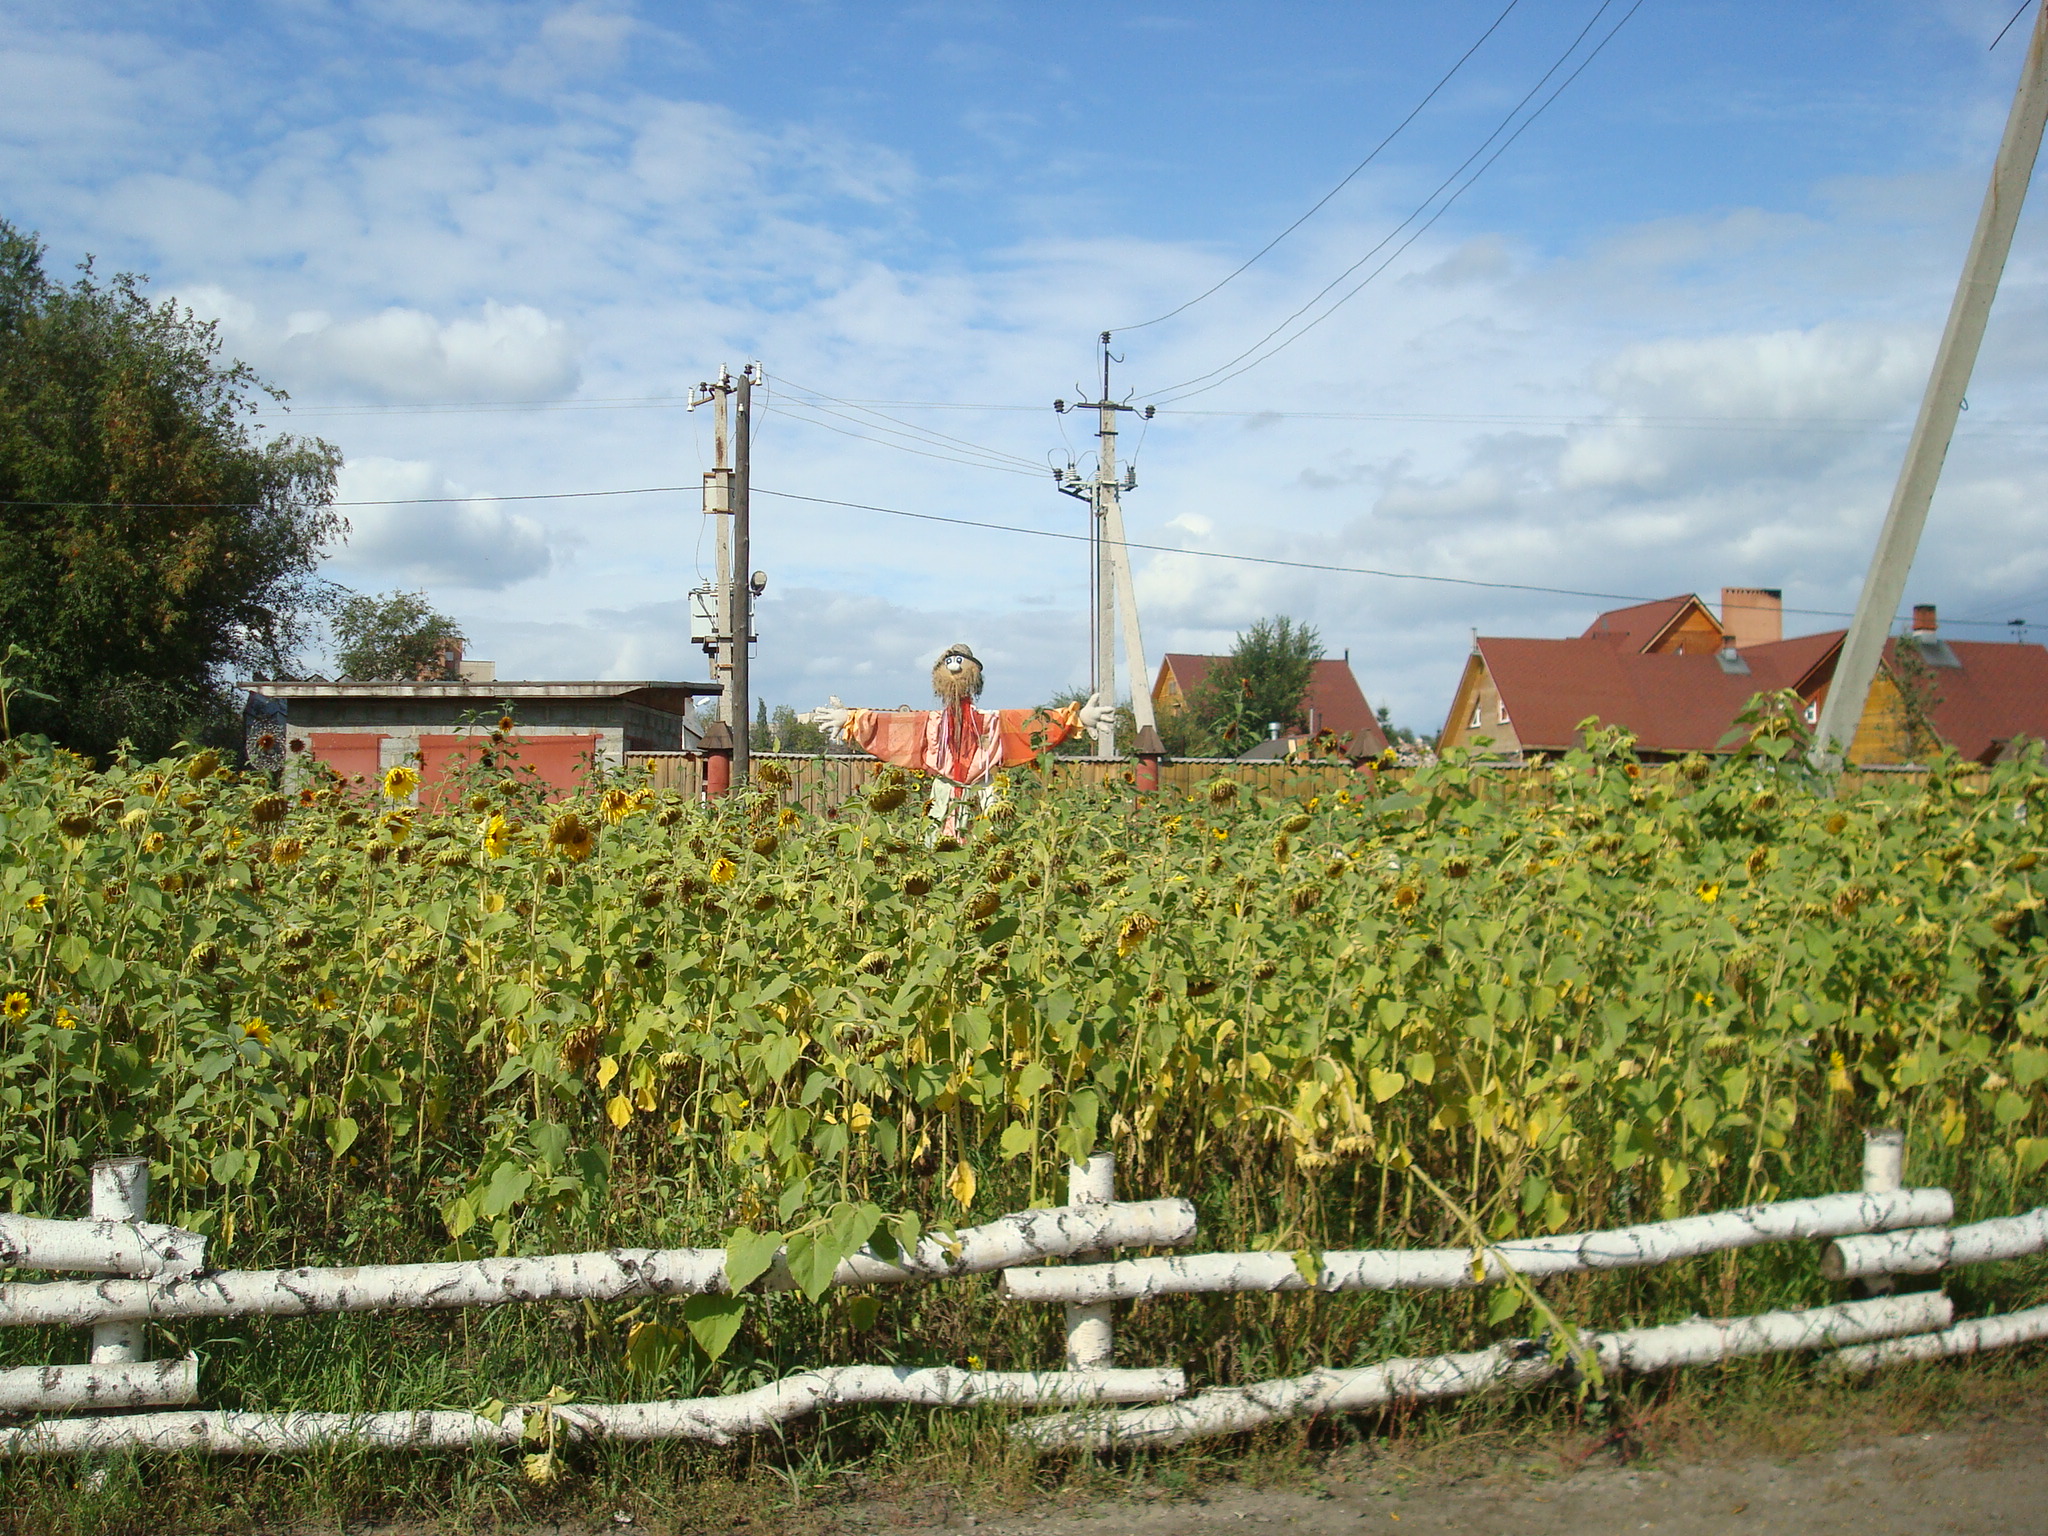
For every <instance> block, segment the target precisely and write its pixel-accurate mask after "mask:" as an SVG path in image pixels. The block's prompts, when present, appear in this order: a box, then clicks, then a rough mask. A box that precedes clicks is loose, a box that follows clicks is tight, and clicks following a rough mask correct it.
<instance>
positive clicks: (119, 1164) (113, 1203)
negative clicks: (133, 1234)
mask: <svg viewBox="0 0 2048 1536" xmlns="http://www.w3.org/2000/svg"><path fill="white" fill-rule="evenodd" d="M92 1215H93V1219H94V1220H95V1221H147V1220H148V1219H149V1159H148V1158H146V1157H106V1158H101V1159H100V1160H99V1161H98V1162H96V1163H94V1164H93V1165H92ZM142 1330H143V1323H142V1320H141V1319H140V1318H134V1319H129V1320H126V1321H123V1322H117V1323H95V1324H94V1325H93V1330H92V1356H91V1358H92V1363H93V1364H94V1365H125V1364H128V1363H130V1362H132V1361H137V1360H142V1359H145V1358H147V1357H146V1355H145V1353H144V1346H143V1337H142Z"/></svg>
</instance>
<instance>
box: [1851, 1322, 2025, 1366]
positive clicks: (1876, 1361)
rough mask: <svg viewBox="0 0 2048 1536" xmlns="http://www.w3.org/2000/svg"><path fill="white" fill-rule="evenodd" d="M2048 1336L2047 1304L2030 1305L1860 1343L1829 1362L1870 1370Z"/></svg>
mask: <svg viewBox="0 0 2048 1536" xmlns="http://www.w3.org/2000/svg"><path fill="white" fill-rule="evenodd" d="M2039 1339H2048V1307H2029V1308H2028V1309H2027V1310H2026V1311H2024V1312H2007V1313H2005V1314H2003V1315H2002V1316H1999V1317H1973V1318H1971V1319H1970V1320H1969V1321H1968V1322H1966V1323H1957V1324H1956V1325H1955V1326H1954V1327H1953V1328H1944V1329H1943V1330H1942V1331H1941V1332H1939V1333H1916V1334H1912V1335H1910V1336H1908V1337H1906V1338H1903V1339H1886V1340H1885V1341H1884V1342H1882V1343H1880V1344H1859V1345H1857V1346H1856V1347H1855V1348H1854V1349H1845V1350H1841V1351H1839V1352H1838V1353H1836V1354H1835V1355H1834V1356H1833V1357H1832V1358H1831V1359H1830V1361H1829V1364H1831V1365H1833V1366H1835V1367H1836V1368H1837V1369H1839V1370H1843V1371H1869V1370H1875V1369H1876V1368H1877V1367H1879V1366H1881V1365H1897V1364H1899V1363H1900V1362H1901V1361H1906V1360H1944V1359H1947V1358H1948V1357H1949V1356H1951V1355H1974V1354H1977V1353H1979V1352H1981V1351H1983V1350H1987V1349H2009V1348H2010V1347H2011V1346H2013V1345H2015V1344H2032V1343H2034V1342H2035V1341H2037V1340H2039Z"/></svg>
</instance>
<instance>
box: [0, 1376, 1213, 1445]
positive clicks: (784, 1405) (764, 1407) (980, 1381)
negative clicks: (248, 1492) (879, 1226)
mask: <svg viewBox="0 0 2048 1536" xmlns="http://www.w3.org/2000/svg"><path fill="white" fill-rule="evenodd" d="M1186 1390H1187V1380H1186V1378H1185V1377H1184V1376H1183V1375H1182V1374H1181V1372H1180V1371H1179V1370H1178V1369H1175V1368H1168V1369H1164V1370H1141V1371H962V1370H956V1369H954V1368H952V1367H950V1366H937V1367H928V1368H923V1369H919V1368H916V1367H912V1366H903V1365H842V1366H827V1367H825V1368H824V1369H822V1370H815V1371H803V1372H800V1373H798V1374H797V1375H795V1376H788V1377H784V1378H783V1379H782V1380H781V1381H777V1382H771V1383H769V1384H768V1385H767V1386H765V1387H756V1388H755V1389H754V1390H752V1391H751V1392H735V1393H732V1394H731V1395H729V1396H725V1397H699V1398H689V1399H683V1400H679V1401H675V1402H666V1403H570V1404H564V1405H562V1406H559V1407H554V1408H549V1409H536V1408H509V1409H507V1410H506V1411H505V1412H504V1414H503V1415H501V1416H499V1417H496V1418H490V1417H486V1416H485V1415H483V1414H479V1413H460V1412H450V1411H445V1410H439V1411H437V1410H416V1411H404V1412H397V1413H360V1414H350V1413H236V1412H221V1411H212V1412H198V1413H150V1414H135V1415H126V1416H120V1417H107V1418H96V1419H57V1420H50V1421H46V1422H43V1423H40V1424H29V1425H24V1426H22V1427H20V1428H17V1429H0V1456H76V1455H79V1454H82V1453H91V1452H95V1451H118V1450H150V1451H258V1452H261V1451H273V1452H274V1451H303V1450H310V1449H312V1448H313V1447H315V1446H322V1445H332V1444H335V1443H337V1442H350V1443H354V1444H358V1445H380V1446H395V1447H399V1448H403V1449H424V1448H430V1447H447V1448H457V1449H460V1448H464V1447H470V1446H479V1445H507V1446H509V1445H519V1444H522V1443H526V1439H527V1433H528V1430H529V1428H535V1429H538V1428H539V1427H540V1426H539V1423H538V1422H537V1421H540V1420H541V1419H542V1417H543V1415H544V1416H545V1420H546V1422H547V1423H549V1424H550V1425H552V1427H553V1428H554V1429H555V1430H556V1432H557V1433H558V1434H559V1435H560V1436H561V1438H562V1439H564V1440H582V1439H612V1440H706V1441H710V1442H711V1443H712V1444H714V1445H725V1444H728V1443H730V1442H731V1441H732V1440H733V1439H734V1438H735V1437H737V1436H739V1435H746V1434H758V1433H760V1432H762V1431H764V1430H770V1429H774V1428H776V1427H777V1426H779V1425H782V1424H786V1423H788V1422H789V1421H790V1420H791V1419H796V1418H802V1417H803V1416H804V1415H806V1414H812V1413H817V1412H819V1411H821V1410H823V1409H827V1408H837V1407H842V1406H846V1405H850V1404H856V1403H903V1404H912V1405H916V1406H921V1407H928V1408H981V1407H1015V1406H1021V1405H1030V1404H1039V1403H1091V1402H1092V1403H1133V1402H1151V1401H1156V1400H1158V1399H1160V1398H1170V1397H1178V1396H1179V1395H1180V1394H1181V1393H1182V1392H1184V1391H1186Z"/></svg>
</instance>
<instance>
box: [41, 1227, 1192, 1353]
mask: <svg viewBox="0 0 2048 1536" xmlns="http://www.w3.org/2000/svg"><path fill="white" fill-rule="evenodd" d="M1194 1233H1195V1208H1194V1206H1193V1205H1191V1204H1190V1203H1189V1202H1188V1201H1186V1200H1142V1201H1132V1202H1126V1203H1119V1204H1115V1205H1084V1206H1054V1207H1051V1208H1048V1209H1045V1210H1036V1211H1021V1212H1018V1213H1017V1214H1015V1215H1012V1216H1003V1217H999V1218H998V1219H996V1220H995V1221H992V1222H989V1223H987V1224H986V1225H983V1226H979V1227H965V1228H962V1229H961V1230H960V1231H959V1232H958V1233H956V1234H955V1236H954V1238H953V1239H952V1240H951V1241H942V1240H941V1239H939V1238H936V1237H927V1238H926V1239H925V1240H924V1241H923V1242H921V1243H920V1244H919V1245H918V1248H917V1252H916V1253H915V1254H911V1255H907V1256H899V1257H898V1258H896V1259H884V1258H882V1257H880V1256H879V1255H877V1254H875V1253H873V1252H871V1251H863V1252H862V1253H859V1254H856V1255H854V1256H853V1257H852V1258H850V1259H848V1260H846V1261H845V1262H844V1263H842V1264H841V1265H840V1266H839V1268H838V1270H837V1271H836V1272H835V1273H834V1274H833V1276H832V1283H833V1284H834V1285H878V1284H880V1285H886V1284H892V1283H899V1282H902V1281H906V1280H937V1279H944V1278H947V1277H949V1276H952V1275H965V1274H982V1273H986V1272H988V1271H990V1270H996V1269H1003V1268H1007V1267H1008V1266H1010V1265H1013V1264H1031V1263H1036V1262H1038V1261H1040V1260H1042V1259H1046V1258H1054V1257H1061V1256H1064V1255H1067V1254H1073V1253H1084V1252H1087V1251H1088V1250H1090V1249H1095V1248H1120V1247H1149V1246H1152V1245H1154V1244H1159V1245H1172V1244H1175V1243H1183V1242H1186V1241H1187V1240H1188V1239H1189V1238H1191V1237H1193V1236H1194ZM761 1283H762V1285H763V1287H764V1288H765V1289H769V1290H789V1289H793V1288H794V1282H793V1281H792V1280H791V1279H790V1277H789V1271H788V1268H787V1267H786V1266H785V1265H784V1264H782V1262H781V1260H780V1259H779V1258H778V1260H777V1263H776V1265H775V1267H773V1268H771V1269H770V1271H769V1273H768V1274H767V1275H766V1276H764V1277H763V1279H762V1282H761ZM728 1289H729V1286H728V1285H727V1282H726V1277H725V1250H724V1249H722V1248H674V1249H648V1248H614V1249H610V1250H608V1251H606V1252H602V1253H564V1254H551V1255H546V1256H538V1257H532V1258H509V1259H470V1260H464V1261H458V1262H452V1263H440V1264H364V1265H356V1266H351V1267H349V1268H344V1269H268V1270H220V1271H216V1272H214V1273H212V1274H199V1275H180V1276H176V1277H171V1278H167V1279H161V1280H100V1281H44V1282H40V1283H38V1282H26V1283H17V1284H12V1285H4V1286H0V1326H4V1325H21V1326H37V1325H43V1326H49V1325H55V1326H60V1327H82V1326H85V1325H87V1324H94V1325H103V1324H107V1323H112V1322H120V1321H129V1320H138V1319H142V1318H158V1319H161V1318H174V1317H305V1316H309V1315H311V1314H314V1313H323V1312H392V1311H435V1310H440V1309H443V1308H449V1307H495V1306H502V1305H504V1304H505V1303H507V1302H532V1301H573V1300H589V1301H616V1300H618V1299H620V1298H622V1297H627V1296H682V1295H694V1294H700V1293H704V1292H722V1291H726V1290H728Z"/></svg>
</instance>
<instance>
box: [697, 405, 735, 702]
mask: <svg viewBox="0 0 2048 1536" xmlns="http://www.w3.org/2000/svg"><path fill="white" fill-rule="evenodd" d="M732 392H733V380H732V374H731V373H730V372H729V371H728V370H727V369H724V368H720V369H719V370H718V378H717V381H716V382H714V383H708V384H699V385H698V386H697V388H696V390H695V391H694V392H693V393H692V394H691V396H690V405H689V408H690V409H691V410H693V411H694V410H695V409H697V407H698V406H700V405H709V406H710V407H711V408H712V417H711V441H712V453H713V466H712V468H710V469H707V470H705V471H704V515H705V516H706V517H712V518H716V519H717V520H718V521H717V528H718V567H717V572H716V574H715V575H714V577H713V578H712V580H711V582H710V583H708V584H707V585H704V586H700V587H695V588H693V589H692V590H691V592H690V638H691V639H692V640H693V641H695V642H697V644H698V645H700V646H701V647H702V648H703V650H704V654H705V655H706V656H708V657H710V658H711V680H712V681H713V682H715V683H717V684H718V685H719V690H720V691H719V695H718V718H719V719H720V720H721V721H723V722H724V723H725V725H726V727H727V728H728V729H730V728H731V726H732V724H733V713H732V698H733V691H732V686H731V684H732V650H733V647H732V636H733V635H734V634H735V633H736V631H735V630H734V628H733V613H734V610H733V606H732V591H733V579H732V573H733V561H732V463H731V460H730V459H729V458H728V456H727V455H728V446H727V444H728V439H727V436H726V425H725V424H726V411H727V399H728V397H729V396H730V395H731V394H732Z"/></svg>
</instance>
